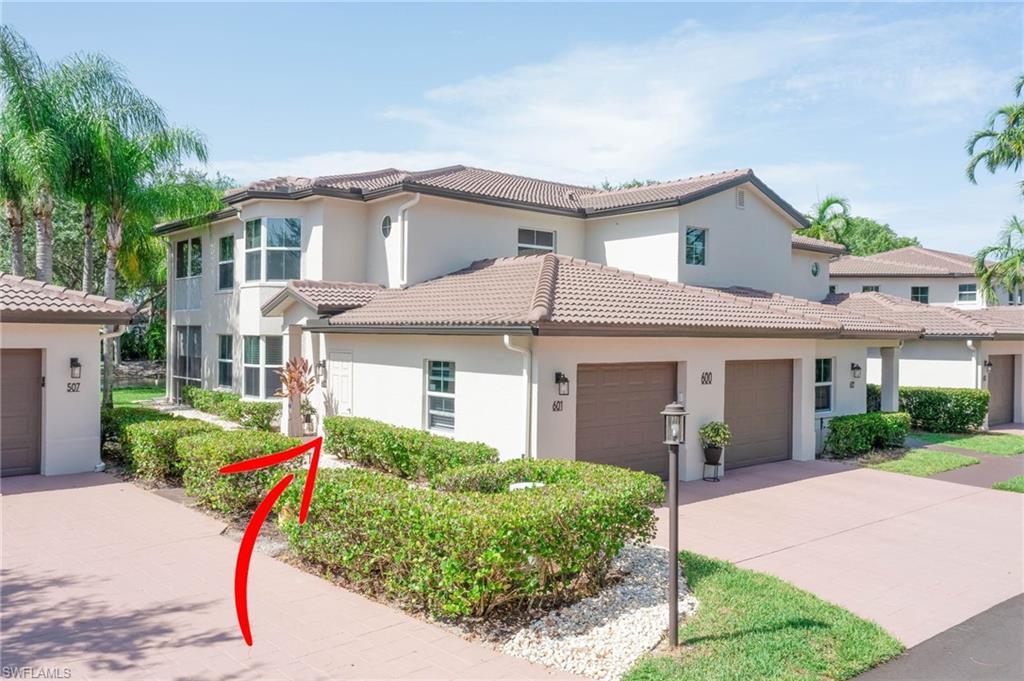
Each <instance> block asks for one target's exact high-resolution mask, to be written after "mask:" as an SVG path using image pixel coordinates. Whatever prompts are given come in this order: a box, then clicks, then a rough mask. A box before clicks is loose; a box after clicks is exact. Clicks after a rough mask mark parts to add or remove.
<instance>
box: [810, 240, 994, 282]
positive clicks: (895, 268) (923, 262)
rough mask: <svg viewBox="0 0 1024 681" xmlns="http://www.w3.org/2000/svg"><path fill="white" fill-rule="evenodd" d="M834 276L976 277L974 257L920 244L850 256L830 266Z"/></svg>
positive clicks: (830, 271) (831, 273)
mask: <svg viewBox="0 0 1024 681" xmlns="http://www.w3.org/2000/svg"><path fill="white" fill-rule="evenodd" d="M829 274H830V275H831V276H833V277H861V276H876V277H907V276H914V277H973V276H974V258H973V257H971V256H969V255H960V254H959V253H947V252H945V251H936V250H932V249H930V248H921V247H920V246H907V247H906V248H897V249H896V250H893V251H885V252H884V253H876V254H875V255H867V256H858V255H848V256H845V257H842V258H839V259H838V260H836V261H835V262H833V263H832V265H831V266H830V267H829Z"/></svg>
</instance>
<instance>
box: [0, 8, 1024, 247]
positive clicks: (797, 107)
mask: <svg viewBox="0 0 1024 681" xmlns="http://www.w3.org/2000/svg"><path fill="white" fill-rule="evenodd" d="M0 11H2V19H3V21H4V23H9V24H11V25H13V26H14V27H15V28H17V29H18V30H19V31H21V32H22V33H23V34H24V35H25V36H26V37H27V38H28V40H29V41H30V42H31V43H32V44H33V45H34V46H35V47H36V49H37V50H39V52H40V54H41V55H42V56H43V57H44V58H45V59H58V58H60V57H61V56H63V55H66V54H68V53H70V52H75V51H103V52H106V53H107V54H108V55H109V56H111V57H113V58H114V59H116V60H117V61H119V62H121V63H122V64H123V65H124V66H125V67H126V68H127V69H128V71H129V73H130V75H131V77H132V78H133V79H134V81H135V82H136V83H137V84H138V85H139V86H140V87H141V88H143V89H144V91H145V92H147V93H148V94H150V95H151V96H152V97H154V98H156V99H157V100H158V101H159V102H161V103H162V104H163V105H164V107H165V108H166V110H167V111H168V114H169V115H170V117H171V118H172V119H173V120H174V121H175V122H176V123H178V124H183V125H189V126H193V127H195V128H198V129H199V130H201V131H202V132H204V133H205V134H206V136H207V138H208V141H209V145H210V149H211V152H212V159H211V164H210V165H211V167H212V168H213V169H216V170H220V171H222V172H224V173H227V174H229V175H231V176H232V177H235V178H236V179H238V180H241V181H244V180H251V179H256V178H259V177H268V176H273V175H279V174H296V175H316V174H328V173H339V172H351V171H357V170H365V169H371V168H376V167H385V166H397V167H402V168H406V169H412V170H415V169H421V168H427V167H434V166H441V165H449V164H454V163H465V164H472V165H479V166H483V167H488V168H494V169H498V170H506V171H510V172H519V173H524V174H529V175H533V176H538V177H543V178H548V179H557V180H563V181H569V182H578V183H583V184H594V183H599V182H601V181H602V180H604V179H606V178H607V179H609V180H611V181H613V182H614V181H621V180H627V179H630V178H633V177H639V178H656V179H672V178H676V177H685V176H689V175H693V174H698V173H702V172H713V171H717V170H725V169H730V168H735V167H747V166H749V167H752V168H754V170H755V172H757V173H758V175H759V176H761V178H762V179H764V180H765V181H766V182H767V183H768V184H769V185H770V186H772V187H773V188H774V189H776V190H777V191H778V192H779V193H780V194H781V195H782V196H783V197H785V198H786V199H787V200H789V201H790V202H791V203H793V204H794V205H796V206H797V207H798V208H800V209H802V210H806V209H808V208H809V207H810V205H811V204H812V203H813V202H814V201H815V200H816V199H817V198H818V197H820V196H822V195H824V194H828V193H838V194H841V195H844V196H847V197H848V198H849V199H850V201H851V202H852V204H853V209H854V212H855V213H857V214H862V215H867V216H870V217H873V218H875V219H879V220H882V221H886V222H889V223H890V224H891V225H892V226H893V227H894V228H895V229H897V231H900V232H902V233H907V234H913V235H916V236H918V237H919V238H920V239H921V240H922V241H923V242H924V243H925V245H927V246H931V247H935V248H943V249H947V250H954V251H961V252H972V251H974V250H976V249H977V248H979V247H980V246H982V245H984V244H985V243H988V242H989V241H991V240H992V239H993V237H994V236H995V234H996V232H997V231H998V229H999V228H1000V226H1001V225H1002V223H1003V222H1004V220H1005V219H1006V217H1008V216H1009V215H1011V214H1013V213H1015V212H1017V213H1019V212H1021V202H1020V199H1019V198H1018V197H1019V193H1018V192H1017V190H1016V189H1015V187H1014V183H1015V181H1017V180H1018V179H1019V178H1015V177H1013V176H1012V175H1011V174H1010V173H1002V174H1000V175H996V176H989V175H984V176H982V177H981V178H980V181H979V185H978V186H973V185H971V184H969V183H968V182H967V181H966V179H965V178H964V175H963V168H964V163H965V161H966V155H965V153H964V150H963V145H964V141H965V140H966V138H967V137H968V135H969V134H970V133H971V131H972V130H974V129H975V128H977V127H979V126H981V124H982V123H983V121H984V120H985V118H986V116H987V115H988V114H989V113H990V111H991V110H993V109H994V108H996V107H997V106H999V105H1001V104H1004V103H1007V102H1009V101H1010V100H1011V95H1012V92H1011V84H1012V82H1013V80H1014V78H1015V77H1016V75H1017V74H1018V73H1020V72H1021V71H1022V70H1024V67H1022V52H1024V29H1022V21H1024V10H1022V6H1021V5H1020V4H974V5H950V4H943V5H933V4H899V5H895V4H894V5H888V4H856V5H846V4H828V5H825V4H806V5H789V4H762V5H747V4H717V5H704V4H673V5H670V4H657V5H638V4H631V5H618V4H601V5H544V4H523V5H470V4H450V5H425V4H417V5H383V4H365V5H337V4H309V5H306V4H303V5H299V4H288V5H281V4H254V3H239V4H148V3H129V4H102V5H101V4H89V3H77V4H70V5H55V4H38V3H37V4H20V3H3V4H2V5H0Z"/></svg>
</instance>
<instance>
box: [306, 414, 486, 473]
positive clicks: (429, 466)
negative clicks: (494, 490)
mask: <svg viewBox="0 0 1024 681" xmlns="http://www.w3.org/2000/svg"><path fill="white" fill-rule="evenodd" d="M324 449H325V450H326V451H328V452H331V453H332V454H339V455H341V456H344V457H345V458H347V459H351V460H353V461H358V462H359V463H361V464H364V465H366V466H370V467H373V468H378V469H380V470H382V471H385V472H387V473H393V474H395V475H399V476H401V477H403V478H412V479H414V480H426V479H430V478H432V477H434V476H435V475H437V474H439V473H442V472H444V471H446V470H448V469H449V468H454V467H457V466H468V465H473V464H480V463H492V462H495V461H497V460H498V450H496V449H494V448H493V447H490V446H488V445H485V444H483V443H481V442H462V441H459V440H452V439H451V438H447V437H442V436H440V435H431V434H430V433H428V432H426V431H423V430H416V429H414V428H399V427H397V426H392V425H390V424H387V423H381V422H380V421H372V420H370V419H363V418H356V417H352V416H331V417H329V418H326V419H324Z"/></svg>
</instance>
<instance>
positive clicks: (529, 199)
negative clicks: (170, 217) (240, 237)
mask: <svg viewBox="0 0 1024 681" xmlns="http://www.w3.org/2000/svg"><path fill="white" fill-rule="evenodd" d="M747 182H749V183H751V184H752V185H753V186H755V187H757V188H758V189H759V190H760V191H761V192H762V193H763V194H765V195H766V196H767V197H768V198H769V199H771V200H772V201H774V202H775V203H776V204H777V205H778V206H779V207H780V208H781V209H782V210H783V211H784V212H786V213H787V214H788V215H789V216H790V217H792V218H793V220H794V221H796V222H797V223H798V224H801V225H804V226H806V224H807V221H806V218H805V217H804V216H803V215H802V214H801V213H800V212H799V211H797V210H796V209H794V208H793V207H792V206H790V205H789V204H788V203H786V202H785V201H784V200H782V198H780V197H779V196H778V195H777V194H775V192H773V191H772V190H771V189H769V188H768V187H767V186H766V185H765V184H764V183H763V182H761V180H760V179H758V178H757V176H756V175H754V172H753V171H752V170H750V169H740V170H730V171H726V172H722V173H712V174H708V175H698V176H696V177H690V178H687V179H682V180H673V181H671V182H662V183H658V184H654V185H649V186H644V187H636V188H633V189H620V190H615V191H605V190H601V189H596V188H594V187H583V186H580V185H573V184H566V183H564V182H553V181H550V180H541V179H537V178H533V177H524V176H522V175H512V174H510V173H503V172H499V171H495V170H486V169H483V168H472V167H469V166H462V165H455V166H448V167H445V168H435V169H432V170H424V171H418V172H412V171H407V170H399V169H397V168H384V169H382V170H374V171H369V172H363V173H350V174H346V175H325V176H320V177H293V176H287V177H272V178H270V179H266V180H260V181H258V182H253V183H251V184H249V185H247V186H245V187H239V188H236V189H230V190H228V191H227V192H225V194H224V201H225V202H226V203H228V204H231V203H237V202H239V201H244V200H246V199H248V198H268V197H269V198H284V199H298V198H303V197H305V196H310V195H313V194H326V195H340V196H344V197H347V198H351V199H361V200H364V201H365V200H371V199H374V198H379V197H381V196H386V195H389V194H393V193H397V192H422V193H426V194H434V195H437V196H448V197H452V198H458V199H463V200H469V201H480V202H483V203H491V204H497V205H510V206H517V207H518V206H521V207H524V208H528V209H532V210H540V211H546V212H552V213H558V214H562V215H571V216H574V217H581V218H582V217H588V216H592V215H605V214H615V213H620V212H628V211H634V210H651V209H653V208H660V207H663V206H669V205H681V204H683V203H687V202H689V201H695V200H697V199H700V198H703V197H705V196H708V195H710V194H714V193H716V192H719V191H724V190H726V189H728V188H730V187H734V186H737V185H740V184H744V183H747ZM193 224H194V221H193V222H184V221H177V222H170V223H166V224H163V225H157V227H156V232H157V233H160V234H166V233H168V232H172V231H175V230H177V229H183V228H185V227H188V226H192V225H193Z"/></svg>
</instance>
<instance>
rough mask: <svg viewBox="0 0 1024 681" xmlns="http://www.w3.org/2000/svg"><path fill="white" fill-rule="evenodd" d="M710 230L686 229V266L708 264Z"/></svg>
mask: <svg viewBox="0 0 1024 681" xmlns="http://www.w3.org/2000/svg"><path fill="white" fill-rule="evenodd" d="M707 245H708V230H706V229H701V228H700V227H687V228H686V264H687V265H704V264H706V262H707Z"/></svg>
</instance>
